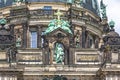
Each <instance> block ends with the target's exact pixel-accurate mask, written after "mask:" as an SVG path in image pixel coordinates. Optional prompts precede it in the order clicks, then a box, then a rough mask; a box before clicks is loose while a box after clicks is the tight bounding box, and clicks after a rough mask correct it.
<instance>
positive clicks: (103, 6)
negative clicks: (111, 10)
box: [100, 0, 107, 18]
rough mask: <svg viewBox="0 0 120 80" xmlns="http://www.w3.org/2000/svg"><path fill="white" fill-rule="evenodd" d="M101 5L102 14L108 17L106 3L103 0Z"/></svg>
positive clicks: (103, 16)
mask: <svg viewBox="0 0 120 80" xmlns="http://www.w3.org/2000/svg"><path fill="white" fill-rule="evenodd" d="M100 7H101V14H102V18H106V17H107V16H106V5H105V4H104V3H103V0H101V3H100Z"/></svg>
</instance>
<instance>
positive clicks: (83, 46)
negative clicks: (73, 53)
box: [82, 27, 86, 48]
mask: <svg viewBox="0 0 120 80" xmlns="http://www.w3.org/2000/svg"><path fill="white" fill-rule="evenodd" d="M85 37H86V27H82V48H85V43H86V42H85V41H86V38H85Z"/></svg>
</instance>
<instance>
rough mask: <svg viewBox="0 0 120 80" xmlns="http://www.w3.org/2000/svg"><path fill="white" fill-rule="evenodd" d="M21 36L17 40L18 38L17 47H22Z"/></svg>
mask: <svg viewBox="0 0 120 80" xmlns="http://www.w3.org/2000/svg"><path fill="white" fill-rule="evenodd" d="M21 41H22V40H21V38H20V36H18V38H17V40H16V47H21Z"/></svg>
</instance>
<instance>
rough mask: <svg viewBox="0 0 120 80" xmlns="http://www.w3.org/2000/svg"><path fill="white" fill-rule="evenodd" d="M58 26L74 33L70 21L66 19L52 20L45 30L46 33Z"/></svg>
mask: <svg viewBox="0 0 120 80" xmlns="http://www.w3.org/2000/svg"><path fill="white" fill-rule="evenodd" d="M58 28H61V29H63V30H64V31H66V32H68V33H70V34H72V31H71V30H70V25H69V22H68V21H64V20H57V19H54V20H51V21H50V23H49V25H48V28H47V29H46V30H45V32H44V34H48V33H50V32H52V31H54V30H56V29H58Z"/></svg>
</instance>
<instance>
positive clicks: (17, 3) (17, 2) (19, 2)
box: [13, 0, 25, 5]
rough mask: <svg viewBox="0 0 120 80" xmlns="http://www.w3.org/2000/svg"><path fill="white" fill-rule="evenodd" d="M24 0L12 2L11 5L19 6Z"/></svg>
mask: <svg viewBox="0 0 120 80" xmlns="http://www.w3.org/2000/svg"><path fill="white" fill-rule="evenodd" d="M24 2H25V0H13V4H16V5H20V4H21V3H24Z"/></svg>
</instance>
